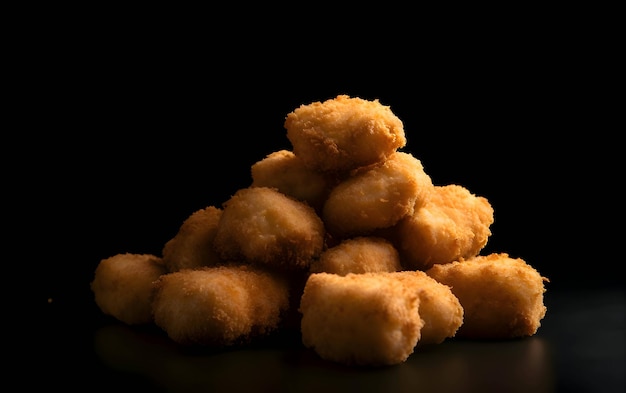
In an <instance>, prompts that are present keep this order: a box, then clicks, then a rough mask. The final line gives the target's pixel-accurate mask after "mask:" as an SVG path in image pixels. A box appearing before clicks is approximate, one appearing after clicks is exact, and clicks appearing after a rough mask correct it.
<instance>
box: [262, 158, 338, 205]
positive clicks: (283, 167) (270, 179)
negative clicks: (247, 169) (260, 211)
mask: <svg viewBox="0 0 626 393" xmlns="http://www.w3.org/2000/svg"><path fill="white" fill-rule="evenodd" d="M251 174H252V184H251V185H252V186H253V187H270V188H276V189H277V190H278V191H280V192H282V193H283V194H285V195H289V196H291V197H294V198H296V199H298V200H300V201H304V202H306V203H308V204H309V205H311V206H312V207H313V208H315V209H316V210H321V207H322V206H323V203H324V201H325V200H326V197H327V196H328V193H329V192H330V189H331V188H332V186H333V185H334V184H335V181H336V180H335V179H334V177H332V176H330V175H327V174H324V173H321V172H318V171H314V170H312V169H310V168H308V167H306V166H305V165H304V163H303V162H302V160H301V159H300V157H298V156H296V155H295V154H294V153H293V152H292V151H289V150H279V151H275V152H273V153H270V154H268V155H267V156H266V157H265V158H263V159H262V160H260V161H257V162H255V163H254V164H253V165H252V167H251Z"/></svg>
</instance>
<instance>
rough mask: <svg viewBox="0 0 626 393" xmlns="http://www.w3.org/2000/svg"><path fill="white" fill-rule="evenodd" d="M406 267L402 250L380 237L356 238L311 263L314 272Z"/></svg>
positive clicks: (365, 271)
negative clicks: (402, 257)
mask: <svg viewBox="0 0 626 393" xmlns="http://www.w3.org/2000/svg"><path fill="white" fill-rule="evenodd" d="M401 268H402V266H401V264H400V256H399V255H398V251H397V250H396V248H395V247H394V246H393V244H391V242H390V241H388V240H386V239H383V238H380V237H355V238H351V239H346V240H344V241H342V242H341V243H339V244H337V245H335V246H333V247H330V248H327V249H326V250H324V251H323V252H322V254H321V255H320V257H319V259H317V260H314V261H313V262H311V267H310V269H309V270H310V272H311V273H322V272H326V273H334V274H339V275H342V276H345V275H346V274H348V273H367V272H381V271H382V272H395V271H398V270H400V269H401Z"/></svg>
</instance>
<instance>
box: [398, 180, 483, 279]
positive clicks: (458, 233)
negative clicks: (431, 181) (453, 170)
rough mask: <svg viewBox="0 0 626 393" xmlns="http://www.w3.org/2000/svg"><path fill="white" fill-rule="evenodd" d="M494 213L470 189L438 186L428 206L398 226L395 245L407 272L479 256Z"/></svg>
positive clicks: (458, 186)
mask: <svg viewBox="0 0 626 393" xmlns="http://www.w3.org/2000/svg"><path fill="white" fill-rule="evenodd" d="M493 214H494V210H493V207H492V206H491V204H490V203H489V201H488V200H487V199H486V198H484V197H481V196H477V195H475V194H472V193H471V192H470V191H469V190H468V189H467V188H465V187H463V186H460V185H456V184H450V185H445V186H435V187H434V189H433V192H431V194H430V198H428V199H427V200H426V201H425V203H424V205H423V206H421V207H419V208H416V209H415V211H414V213H413V214H411V215H409V216H407V217H405V218H403V219H402V220H401V221H399V222H398V224H397V225H396V227H394V235H393V236H394V237H395V239H394V240H393V242H394V244H395V245H396V247H397V248H398V252H400V256H401V258H402V263H403V265H404V268H405V269H407V270H417V269H419V270H427V269H428V268H430V267H431V266H432V265H434V264H438V263H449V262H452V261H455V260H458V259H459V258H469V257H473V256H476V255H478V253H479V252H480V250H482V249H483V248H484V247H485V245H486V244H487V240H488V239H489V236H491V229H490V226H491V224H492V223H493V222H494V215H493Z"/></svg>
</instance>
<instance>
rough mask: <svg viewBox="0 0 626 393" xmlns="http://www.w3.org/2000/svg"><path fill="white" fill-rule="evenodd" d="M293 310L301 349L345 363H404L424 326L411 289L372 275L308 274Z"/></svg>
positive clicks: (369, 364)
mask: <svg viewBox="0 0 626 393" xmlns="http://www.w3.org/2000/svg"><path fill="white" fill-rule="evenodd" d="M299 310H300V312H301V313H302V321H301V333H302V342H303V344H304V345H305V347H307V348H311V349H312V350H314V351H315V352H316V353H317V354H318V355H319V356H320V357H321V358H322V359H325V360H329V361H334V362H337V363H343V364H347V365H361V366H384V365H394V364H399V363H402V362H404V361H405V360H406V359H407V358H408V357H409V355H411V353H413V349H414V348H415V346H416V344H417V342H418V341H419V339H420V330H421V329H422V326H423V325H424V322H423V321H422V319H421V318H420V316H419V296H418V294H417V293H416V291H413V290H410V289H409V288H408V287H407V286H406V285H403V284H402V283H401V282H400V281H399V280H397V279H394V278H392V277H391V276H388V275H382V274H378V273H362V274H353V273H350V274H347V275H345V276H340V275H338V274H331V273H314V274H311V275H310V276H309V279H308V280H307V282H306V285H305V287H304V291H303V294H302V298H301V302H300V308H299Z"/></svg>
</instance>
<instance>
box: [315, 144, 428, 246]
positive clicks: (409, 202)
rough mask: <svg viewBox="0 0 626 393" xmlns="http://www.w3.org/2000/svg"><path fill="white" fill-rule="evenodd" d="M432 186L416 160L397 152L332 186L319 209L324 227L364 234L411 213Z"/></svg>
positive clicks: (349, 234) (334, 232) (346, 234)
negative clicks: (380, 162) (320, 209)
mask: <svg viewBox="0 0 626 393" xmlns="http://www.w3.org/2000/svg"><path fill="white" fill-rule="evenodd" d="M433 188H434V186H433V184H432V180H431V178H430V176H429V175H427V174H426V173H425V172H424V168H423V166H422V163H421V162H420V160H418V159H417V158H415V157H414V156H413V155H411V154H409V153H403V152H397V153H395V154H393V155H391V156H390V157H389V159H388V160H386V161H385V162H384V163H382V164H380V165H377V166H374V167H372V168H369V169H367V170H363V171H358V172H357V173H356V174H354V175H352V176H350V177H348V178H347V179H344V180H343V181H342V182H341V183H339V184H338V185H337V186H335V187H334V188H333V189H332V191H331V192H330V195H329V196H328V199H327V200H326V203H325V204H324V209H323V212H322V218H323V219H324V223H325V224H326V229H327V230H328V232H329V233H331V234H332V235H334V236H336V237H339V238H346V237H352V236H359V235H368V234H371V233H372V232H374V231H375V230H377V229H380V228H388V227H391V226H393V225H395V224H396V223H397V222H398V221H399V220H400V219H402V218H404V217H406V216H409V215H411V214H413V212H414V210H415V208H416V207H417V208H419V207H420V206H422V204H424V203H425V201H426V200H427V199H428V198H429V195H430V193H431V191H432V189H433Z"/></svg>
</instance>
